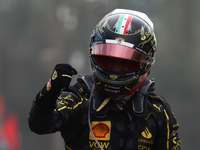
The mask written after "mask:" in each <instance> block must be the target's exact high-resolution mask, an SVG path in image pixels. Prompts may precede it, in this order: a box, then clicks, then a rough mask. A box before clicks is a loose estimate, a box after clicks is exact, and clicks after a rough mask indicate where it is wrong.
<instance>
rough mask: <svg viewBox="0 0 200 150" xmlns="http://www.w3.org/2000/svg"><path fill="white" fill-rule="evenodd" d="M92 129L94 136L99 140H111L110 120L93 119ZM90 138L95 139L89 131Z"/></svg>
mask: <svg viewBox="0 0 200 150" xmlns="http://www.w3.org/2000/svg"><path fill="white" fill-rule="evenodd" d="M91 127H92V131H93V133H94V136H95V137H96V139H97V140H99V141H109V140H110V132H111V122H110V121H93V122H91ZM89 139H90V140H94V138H93V136H92V133H91V131H90V133H89Z"/></svg>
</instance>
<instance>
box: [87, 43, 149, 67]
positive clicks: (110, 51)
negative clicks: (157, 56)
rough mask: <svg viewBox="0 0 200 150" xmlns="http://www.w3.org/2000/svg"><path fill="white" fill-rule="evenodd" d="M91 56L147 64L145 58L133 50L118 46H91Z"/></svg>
mask: <svg viewBox="0 0 200 150" xmlns="http://www.w3.org/2000/svg"><path fill="white" fill-rule="evenodd" d="M91 54H92V55H101V56H110V57H116V58H121V59H127V60H132V61H137V62H140V63H147V56H146V55H145V54H143V53H142V52H140V51H138V50H135V49H133V48H130V47H127V46H123V45H119V44H108V43H106V44H104V43H103V44H98V45H93V46H92V51H91Z"/></svg>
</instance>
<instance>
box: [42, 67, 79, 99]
mask: <svg viewBox="0 0 200 150" xmlns="http://www.w3.org/2000/svg"><path fill="white" fill-rule="evenodd" d="M76 74H77V71H76V70H75V69H74V68H72V66H70V65H68V64H57V65H56V66H55V68H54V71H53V73H52V76H51V78H50V80H49V82H48V83H47V85H46V91H47V93H48V94H49V95H58V94H59V93H60V91H61V89H63V88H64V87H65V88H67V87H69V85H70V82H71V79H72V75H76Z"/></svg>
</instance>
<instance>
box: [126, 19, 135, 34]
mask: <svg viewBox="0 0 200 150" xmlns="http://www.w3.org/2000/svg"><path fill="white" fill-rule="evenodd" d="M132 18H133V16H132V15H130V16H129V17H128V19H127V22H126V26H125V29H124V34H128V26H129V24H130V23H131V20H132Z"/></svg>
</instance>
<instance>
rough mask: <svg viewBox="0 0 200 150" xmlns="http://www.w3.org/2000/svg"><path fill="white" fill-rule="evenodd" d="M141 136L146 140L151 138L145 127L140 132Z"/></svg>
mask: <svg viewBox="0 0 200 150" xmlns="http://www.w3.org/2000/svg"><path fill="white" fill-rule="evenodd" d="M142 136H143V137H144V138H146V139H150V138H151V137H152V134H151V132H149V129H148V128H147V127H146V129H145V130H144V131H143V132H142Z"/></svg>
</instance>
